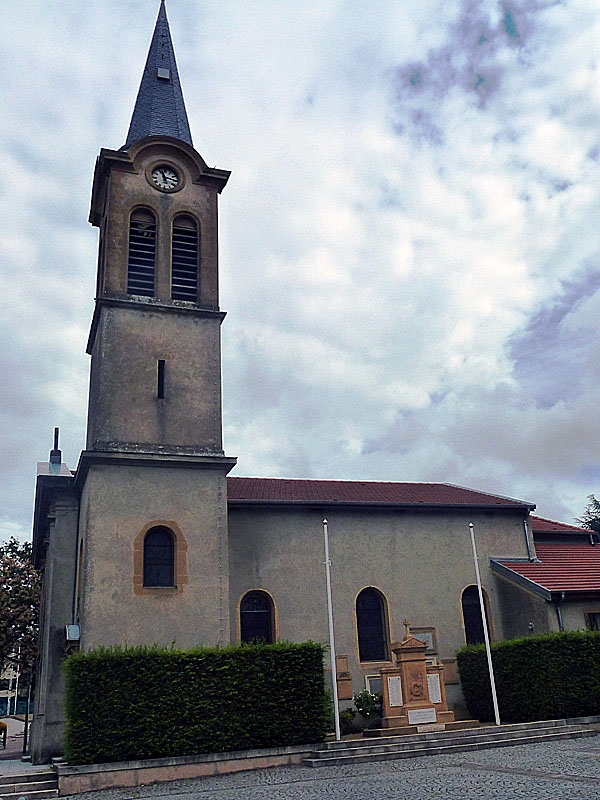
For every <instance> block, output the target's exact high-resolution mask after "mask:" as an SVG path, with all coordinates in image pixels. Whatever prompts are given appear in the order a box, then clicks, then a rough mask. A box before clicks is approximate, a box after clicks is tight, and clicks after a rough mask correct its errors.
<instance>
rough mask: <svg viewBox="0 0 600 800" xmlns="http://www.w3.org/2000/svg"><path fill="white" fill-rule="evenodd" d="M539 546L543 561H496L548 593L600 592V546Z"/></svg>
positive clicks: (538, 552) (538, 554)
mask: <svg viewBox="0 0 600 800" xmlns="http://www.w3.org/2000/svg"><path fill="white" fill-rule="evenodd" d="M535 549H536V553H537V556H538V558H539V559H540V561H539V563H538V562H535V561H519V562H516V561H513V560H511V559H506V560H503V559H497V560H496V563H499V564H500V565H501V566H503V567H505V568H506V569H508V570H510V571H511V572H513V573H515V576H521V577H522V578H525V579H526V580H527V581H531V582H532V583H533V584H536V585H537V586H538V587H541V588H542V589H545V590H546V591H547V592H600V545H598V544H597V545H591V544H554V543H546V544H536V547H535ZM517 582H518V581H517ZM532 588H533V587H532Z"/></svg>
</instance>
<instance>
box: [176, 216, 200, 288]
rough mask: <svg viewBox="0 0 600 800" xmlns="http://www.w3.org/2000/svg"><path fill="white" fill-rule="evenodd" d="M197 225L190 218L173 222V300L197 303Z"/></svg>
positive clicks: (177, 219)
mask: <svg viewBox="0 0 600 800" xmlns="http://www.w3.org/2000/svg"><path fill="white" fill-rule="evenodd" d="M198 240H199V237H198V225H197V224H196V221H195V220H194V219H192V217H188V216H179V217H176V218H175V220H174V221H173V248H172V255H171V257H172V273H171V274H172V283H171V297H172V299H173V300H186V301H187V302H189V303H197V302H198V252H199V246H198V245H199V241H198Z"/></svg>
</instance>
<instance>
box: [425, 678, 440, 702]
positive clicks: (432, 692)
mask: <svg viewBox="0 0 600 800" xmlns="http://www.w3.org/2000/svg"><path fill="white" fill-rule="evenodd" d="M427 688H428V689H429V699H430V700H431V702H432V703H441V702H442V690H441V688H440V676H439V675H435V674H434V675H428V676H427Z"/></svg>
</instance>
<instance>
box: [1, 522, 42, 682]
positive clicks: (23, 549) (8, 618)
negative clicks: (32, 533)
mask: <svg viewBox="0 0 600 800" xmlns="http://www.w3.org/2000/svg"><path fill="white" fill-rule="evenodd" d="M40 584H41V580H40V575H39V572H38V571H37V570H36V569H35V567H34V566H33V564H32V563H31V543H30V542H21V541H19V540H18V539H16V538H15V537H12V538H11V539H9V540H8V541H7V542H4V543H0V669H2V667H3V666H4V665H6V664H7V663H9V662H10V661H13V659H14V657H15V656H16V655H17V653H19V651H20V659H19V664H20V667H19V668H20V671H21V672H22V673H24V674H26V675H28V674H30V673H31V670H32V668H33V663H34V660H35V654H36V646H37V636H38V627H39V626H38V614H39V606H40Z"/></svg>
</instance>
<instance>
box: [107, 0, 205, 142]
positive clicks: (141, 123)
mask: <svg viewBox="0 0 600 800" xmlns="http://www.w3.org/2000/svg"><path fill="white" fill-rule="evenodd" d="M145 136H173V137H175V139H180V140H181V141H182V142H187V144H189V145H191V144H192V135H191V133H190V126H189V123H188V118H187V113H186V110H185V103H184V101H183V93H182V91H181V84H180V83H179V74H178V73H177V63H176V61H175V51H174V50H173V42H172V40H171V32H170V30H169V21H168V19H167V10H166V8H165V0H161V3H160V10H159V12H158V18H157V20H156V26H155V28H154V35H153V36H152V42H151V44H150V50H149V51H148V58H147V60H146V66H145V68H144V74H143V75H142V82H141V84H140V90H139V92H138V96H137V100H136V101H135V108H134V109H133V116H132V117H131V124H130V125H129V133H128V134H127V141H126V142H125V145H124V146H123V148H122V149H123V150H126V149H127V148H128V147H129V146H130V145H131V144H133V143H134V142H137V141H138V139H143V138H144V137H145Z"/></svg>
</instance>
